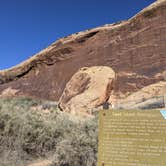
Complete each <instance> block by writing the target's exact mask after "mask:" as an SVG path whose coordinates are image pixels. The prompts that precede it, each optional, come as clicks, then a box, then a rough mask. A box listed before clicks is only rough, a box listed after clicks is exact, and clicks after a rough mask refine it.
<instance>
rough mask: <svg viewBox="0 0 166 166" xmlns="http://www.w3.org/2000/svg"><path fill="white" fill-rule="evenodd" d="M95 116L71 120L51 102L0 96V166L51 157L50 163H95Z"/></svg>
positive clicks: (59, 165) (74, 165)
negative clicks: (1, 97)
mask: <svg viewBox="0 0 166 166" xmlns="http://www.w3.org/2000/svg"><path fill="white" fill-rule="evenodd" d="M96 154H97V118H93V119H89V120H76V119H72V118H71V116H70V115H68V114H66V113H63V112H61V111H59V110H58V108H57V106H56V104H55V103H53V102H48V101H40V100H34V99H29V98H13V99H0V166H26V165H27V163H28V162H30V161H33V160H35V159H38V158H51V160H52V166H95V165H96Z"/></svg>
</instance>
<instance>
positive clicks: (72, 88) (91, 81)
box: [59, 66, 115, 115]
mask: <svg viewBox="0 0 166 166" xmlns="http://www.w3.org/2000/svg"><path fill="white" fill-rule="evenodd" d="M114 80H115V72H114V71H113V70H112V69H111V68H110V67H105V66H94V67H89V68H87V67H86V68H81V69H80V70H79V71H78V72H77V73H76V74H74V75H73V77H72V78H71V80H70V81H69V82H68V83H67V85H66V87H65V89H64V92H63V94H62V97H61V98H60V101H59V106H60V108H61V109H62V110H64V111H66V112H70V113H73V114H82V115H86V114H91V112H88V111H91V110H92V109H93V108H96V107H98V106H100V105H101V104H103V103H104V102H106V101H107V100H108V99H109V97H110V95H111V92H112V89H113V83H114Z"/></svg>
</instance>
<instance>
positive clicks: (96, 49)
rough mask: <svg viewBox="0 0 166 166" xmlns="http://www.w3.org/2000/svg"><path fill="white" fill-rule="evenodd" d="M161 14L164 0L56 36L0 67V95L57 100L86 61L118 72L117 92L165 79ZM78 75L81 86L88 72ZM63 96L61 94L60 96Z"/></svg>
mask: <svg viewBox="0 0 166 166" xmlns="http://www.w3.org/2000/svg"><path fill="white" fill-rule="evenodd" d="M165 18H166V0H160V1H156V2H155V3H153V4H152V5H150V6H149V7H147V8H145V9H144V10H142V11H141V12H140V13H138V14H137V15H135V16H134V17H132V18H131V19H129V20H128V21H122V22H120V23H115V24H110V25H109V24H108V25H105V26H102V27H98V28H94V29H91V30H87V31H84V32H79V33H76V34H73V35H70V36H68V37H64V38H62V39H59V40H58V41H56V42H55V43H53V44H52V45H50V46H49V47H48V48H46V49H44V50H42V51H41V52H39V53H38V54H37V55H34V56H33V57H31V58H30V59H28V60H27V61H25V62H23V63H21V64H19V65H18V66H15V67H13V68H11V69H8V70H4V71H0V95H1V97H3V96H5V94H8V95H9V94H11V95H12V96H13V95H16V96H22V95H23V96H30V97H36V98H42V99H47V100H53V101H58V100H59V98H60V97H61V95H62V93H63V91H64V88H65V86H66V84H67V82H68V81H69V80H70V79H71V77H72V76H73V75H74V74H75V72H77V71H78V70H79V69H80V68H82V67H85V66H86V67H91V66H108V67H111V68H112V69H113V70H114V71H115V73H116V76H117V80H116V84H115V87H114V90H115V93H114V95H115V96H116V97H117V98H120V97H125V96H128V95H129V94H131V93H133V92H136V91H138V90H139V89H141V88H143V87H145V86H148V85H150V84H154V83H157V82H159V81H164V79H165V75H164V73H165V71H166V47H165V41H166V19H165ZM106 74H107V73H106ZM81 78H82V77H81V76H80V78H79V79H81ZM83 78H86V80H85V82H84V83H83V85H82V86H83V87H84V86H85V85H88V84H89V82H88V78H87V76H84V75H83ZM89 81H90V80H89ZM9 90H12V93H6V92H9ZM13 90H14V91H13ZM81 90H84V89H81ZM10 92H11V91H10ZM73 93H75V92H73ZM103 93H104V92H103ZM73 95H75V94H73ZM64 98H65V97H64V95H63V97H62V98H61V100H62V99H64Z"/></svg>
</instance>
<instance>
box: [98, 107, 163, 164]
mask: <svg viewBox="0 0 166 166" xmlns="http://www.w3.org/2000/svg"><path fill="white" fill-rule="evenodd" d="M98 166H166V111H164V110H163V111H158V110H137V111H135V110H133V111H132V110H103V111H101V112H100V115H99V146H98Z"/></svg>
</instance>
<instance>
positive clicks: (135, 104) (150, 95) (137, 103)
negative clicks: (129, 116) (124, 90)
mask: <svg viewBox="0 0 166 166" xmlns="http://www.w3.org/2000/svg"><path fill="white" fill-rule="evenodd" d="M165 95H166V82H165V81H161V82H158V83H155V84H151V85H149V86H146V87H144V88H142V89H140V90H139V91H137V92H135V93H133V94H131V95H129V96H128V97H126V98H124V99H120V100H118V102H117V103H115V106H116V108H123V109H131V108H136V109H151V108H157V107H158V108H162V107H165V105H166V101H165Z"/></svg>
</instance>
